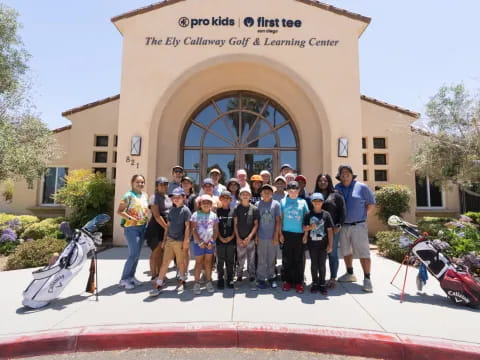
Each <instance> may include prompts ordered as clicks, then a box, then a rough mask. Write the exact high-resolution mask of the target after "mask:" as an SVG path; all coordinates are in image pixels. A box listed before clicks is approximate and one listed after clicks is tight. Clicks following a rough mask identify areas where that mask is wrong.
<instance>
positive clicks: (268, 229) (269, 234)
mask: <svg viewBox="0 0 480 360" xmlns="http://www.w3.org/2000/svg"><path fill="white" fill-rule="evenodd" d="M256 206H257V207H258V212H259V213H260V222H259V225H258V238H259V239H260V240H272V239H273V235H274V234H275V221H276V218H277V216H281V215H282V213H281V210H280V203H279V202H278V201H277V200H273V199H272V200H271V201H269V202H265V201H263V200H260V201H259V202H258V203H257V204H256Z"/></svg>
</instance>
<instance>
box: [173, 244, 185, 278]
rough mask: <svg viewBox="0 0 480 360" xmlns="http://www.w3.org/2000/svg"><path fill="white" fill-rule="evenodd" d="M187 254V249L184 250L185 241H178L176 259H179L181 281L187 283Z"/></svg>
mask: <svg viewBox="0 0 480 360" xmlns="http://www.w3.org/2000/svg"><path fill="white" fill-rule="evenodd" d="M185 253H186V249H184V248H183V241H177V242H176V243H175V259H177V264H178V271H179V281H185V271H186V269H185Z"/></svg>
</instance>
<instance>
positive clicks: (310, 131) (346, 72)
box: [2, 0, 459, 244]
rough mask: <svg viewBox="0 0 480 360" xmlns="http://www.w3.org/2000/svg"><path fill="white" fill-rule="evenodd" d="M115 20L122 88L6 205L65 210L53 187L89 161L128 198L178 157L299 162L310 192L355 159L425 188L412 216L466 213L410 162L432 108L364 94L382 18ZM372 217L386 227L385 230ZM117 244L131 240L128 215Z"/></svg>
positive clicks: (185, 4)
mask: <svg viewBox="0 0 480 360" xmlns="http://www.w3.org/2000/svg"><path fill="white" fill-rule="evenodd" d="M112 23H113V24H114V26H116V27H117V29H118V31H119V32H120V34H121V36H123V54H122V73H121V74H119V76H121V90H120V95H116V96H112V97H110V98H106V99H104V100H100V101H97V102H94V103H91V104H87V105H84V106H81V107H78V108H75V109H71V110H68V111H65V112H64V113H63V115H64V116H65V117H66V118H68V119H69V120H70V121H71V122H72V125H71V126H69V127H65V128H62V129H58V130H56V137H57V138H58V140H59V142H60V143H61V144H62V145H63V147H64V149H65V154H64V156H63V158H62V159H60V160H59V161H57V162H55V163H54V164H52V171H51V172H50V173H49V174H48V175H47V176H46V177H45V179H44V180H42V181H40V182H39V183H38V184H37V185H36V186H35V187H34V188H33V189H28V190H18V191H16V194H15V195H14V201H13V202H12V203H11V204H8V205H6V206H5V205H2V207H3V208H2V211H10V212H24V211H25V209H29V210H31V211H33V212H35V213H39V212H40V213H41V212H44V211H45V210H48V211H49V212H50V213H52V212H53V210H60V211H63V209H62V208H60V207H56V206H55V204H52V203H51V202H52V200H51V199H50V198H49V194H51V193H52V192H54V191H55V189H56V188H57V187H58V186H61V184H62V180H61V177H62V175H63V174H64V173H65V171H67V170H66V169H75V168H85V167H87V168H89V167H90V168H95V169H96V170H97V171H103V172H106V174H107V176H108V177H111V178H112V179H113V180H115V183H116V203H115V206H117V205H118V201H119V199H120V197H121V195H122V194H123V193H124V192H125V191H126V190H127V189H129V187H130V184H129V181H130V178H131V176H132V175H134V174H136V173H140V174H144V175H145V177H146V181H147V190H148V192H152V191H153V184H154V181H155V178H156V177H157V176H159V175H164V176H170V175H171V168H172V165H174V164H177V163H179V164H182V165H183V166H184V167H185V169H186V171H187V172H188V174H189V175H190V176H192V177H193V178H194V179H196V180H197V181H198V180H200V179H201V178H202V177H204V176H205V174H206V173H207V170H208V169H209V168H210V167H212V166H214V165H215V166H220V167H221V168H222V170H223V171H224V172H225V173H226V177H228V176H230V175H231V174H233V172H234V171H235V169H238V168H246V169H247V170H248V171H249V172H250V173H252V172H256V171H258V169H260V168H267V169H269V170H270V171H271V172H272V173H274V174H277V173H278V172H279V166H280V164H282V163H291V164H292V165H294V166H295V167H296V168H297V169H298V171H299V172H300V173H302V174H304V175H305V176H306V177H307V179H308V180H309V183H308V184H307V187H308V188H309V190H312V188H313V185H314V184H313V183H314V179H315V178H316V176H317V174H318V173H320V172H328V173H330V174H332V175H335V174H336V170H337V167H338V166H339V165H340V164H345V163H347V164H350V165H352V166H353V169H354V170H355V171H356V172H357V174H358V175H359V180H363V181H365V182H366V183H367V184H368V185H369V186H370V187H371V188H372V189H375V188H376V187H378V186H382V185H384V184H387V183H398V184H405V185H408V186H409V187H410V188H411V189H413V190H415V189H416V194H417V199H415V198H414V199H412V210H411V212H410V213H409V214H408V215H407V218H409V219H410V220H412V221H413V220H414V218H415V216H416V215H423V214H426V213H457V212H458V211H459V201H458V195H457V193H456V192H455V191H454V190H452V191H448V192H442V191H441V190H439V189H437V188H435V187H434V186H431V184H429V182H428V181H427V182H419V181H417V182H416V178H415V174H414V173H413V172H412V170H411V160H410V154H411V153H412V144H413V141H414V136H416V135H415V134H414V133H413V132H412V131H411V124H412V123H413V122H414V121H415V120H417V119H418V117H419V114H417V113H415V112H412V111H409V110H406V109H402V108H400V107H398V106H394V105H390V104H387V103H385V102H382V101H379V100H376V99H373V98H370V97H367V96H364V95H361V94H360V76H359V45H358V40H359V37H360V36H362V34H363V33H364V31H365V30H366V28H367V27H368V24H369V23H370V18H368V17H365V16H362V15H359V14H354V13H351V12H349V11H346V10H342V9H338V8H336V7H333V6H330V5H327V4H323V3H320V2H317V1H311V0H263V1H258V0H243V1H236V0H170V1H164V2H161V3H158V4H154V5H151V6H147V7H145V8H142V9H138V10H135V11H131V12H128V13H125V14H122V15H119V16H116V17H114V18H112ZM21 187H24V186H23V185H22V184H18V185H17V188H21ZM417 205H418V206H417ZM369 222H370V230H371V232H372V233H374V232H375V231H376V230H377V229H378V228H379V226H380V224H379V223H378V220H376V218H375V217H372V218H371V219H369ZM114 241H115V242H116V243H117V244H122V243H124V240H123V235H122V232H121V228H120V227H119V219H115V230H114Z"/></svg>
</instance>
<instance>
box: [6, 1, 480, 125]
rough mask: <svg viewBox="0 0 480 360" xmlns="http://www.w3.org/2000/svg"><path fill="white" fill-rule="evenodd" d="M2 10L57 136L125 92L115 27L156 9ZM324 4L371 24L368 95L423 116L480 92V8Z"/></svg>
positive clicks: (365, 66)
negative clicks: (442, 95)
mask: <svg viewBox="0 0 480 360" xmlns="http://www.w3.org/2000/svg"><path fill="white" fill-rule="evenodd" d="M238 1H241V0H238ZM258 1H261V0H258ZM0 2H2V3H4V4H6V5H7V6H10V7H12V8H14V9H16V10H17V11H18V12H19V13H20V17H19V21H20V22H21V23H22V24H23V29H22V30H21V31H20V36H21V37H22V39H23V42H24V44H25V48H26V49H27V51H28V52H29V53H30V54H31V56H32V57H31V59H30V62H29V65H30V68H31V73H30V76H31V78H32V80H33V89H32V93H31V96H32V102H33V103H34V104H35V106H36V111H37V112H38V114H39V116H40V117H41V119H42V120H43V121H44V122H46V123H47V124H48V126H49V128H51V129H55V128H58V127H61V126H65V125H68V124H70V122H69V121H68V120H67V119H65V118H63V117H62V116H61V113H62V112H63V111H65V110H68V109H70V108H73V107H77V106H81V105H84V104H87V103H90V102H93V101H96V100H100V99H103V98H106V97H109V96H112V95H116V94H118V93H119V92H120V74H121V48H122V36H121V35H120V33H119V32H118V31H117V29H116V28H115V26H114V25H113V24H112V23H111V22H110V19H111V18H112V17H113V16H116V15H119V14H122V13H124V12H127V11H130V10H134V9H137V8H139V7H143V6H146V5H150V4H151V3H154V2H156V1H155V0H82V1H65V0H61V1H60V0H44V1H36V0H0ZM324 2H326V3H329V4H331V5H334V6H337V7H340V8H343V9H346V10H349V11H352V12H356V13H359V14H362V15H364V16H368V17H371V18H372V22H371V24H370V25H369V27H368V28H367V30H366V31H365V32H364V33H363V35H362V37H361V38H360V81H361V83H360V87H361V92H362V94H364V95H367V96H371V97H374V98H377V99H379V100H382V101H386V102H388V103H391V104H394V105H397V106H401V107H404V108H407V109H410V110H413V111H417V112H420V113H423V112H424V109H425V104H426V103H427V102H428V100H429V98H430V97H431V96H433V95H434V94H435V93H436V92H437V90H438V89H439V87H440V86H442V85H444V84H447V85H449V84H456V83H459V82H463V83H464V84H465V86H466V87H467V89H469V90H470V91H471V92H472V93H473V92H477V91H478V89H480V66H479V65H480V46H478V44H479V39H478V35H479V31H478V14H480V1H479V0H421V1H419V0H325V1H324ZM422 117H424V115H423V114H422Z"/></svg>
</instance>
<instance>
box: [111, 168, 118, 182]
mask: <svg viewBox="0 0 480 360" xmlns="http://www.w3.org/2000/svg"><path fill="white" fill-rule="evenodd" d="M116 178H117V168H112V180H115V179H116Z"/></svg>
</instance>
